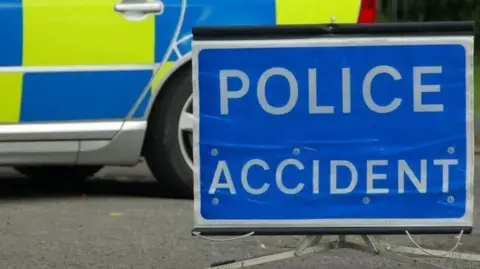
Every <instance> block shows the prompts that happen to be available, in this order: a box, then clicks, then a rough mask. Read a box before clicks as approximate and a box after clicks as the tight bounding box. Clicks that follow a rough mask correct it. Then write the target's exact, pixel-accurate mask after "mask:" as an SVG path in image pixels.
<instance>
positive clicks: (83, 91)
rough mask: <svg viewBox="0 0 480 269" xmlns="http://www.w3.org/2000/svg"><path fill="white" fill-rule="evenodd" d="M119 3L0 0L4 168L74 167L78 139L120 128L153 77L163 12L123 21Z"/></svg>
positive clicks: (94, 137) (103, 135)
mask: <svg viewBox="0 0 480 269" xmlns="http://www.w3.org/2000/svg"><path fill="white" fill-rule="evenodd" d="M118 2H119V0H69V1H65V0H0V34H1V35H2V36H1V42H0V85H1V88H2V89H1V91H0V106H1V108H2V109H1V113H0V144H1V143H3V144H1V147H0V148H3V151H2V149H0V164H2V163H3V164H8V163H14V164H16V163H19V162H25V163H32V162H42V163H43V162H49V161H51V162H55V163H58V162H62V163H71V162H74V161H75V160H76V158H77V156H76V155H77V153H78V148H79V141H81V140H102V139H103V140H107V139H111V138H112V137H113V136H114V135H115V134H116V133H117V132H118V131H119V130H120V128H121V126H122V124H123V122H124V119H125V118H126V117H127V115H128V114H129V113H130V111H131V110H132V108H133V107H135V103H136V102H137V99H138V98H139V96H140V95H141V93H142V92H143V91H144V89H145V88H146V87H147V86H148V85H149V81H150V79H151V78H152V76H153V72H154V67H155V62H156V55H155V46H156V45H155V18H154V16H155V15H156V13H159V12H160V11H161V10H155V8H157V9H158V5H153V6H150V7H148V6H147V9H145V6H143V8H144V9H143V10H140V12H143V13H144V14H147V15H151V16H142V17H141V18H135V16H132V17H133V19H132V18H130V19H125V16H122V15H121V14H119V13H116V12H113V10H114V7H115V5H116V4H118ZM138 8H139V6H137V9H138ZM148 8H150V10H149V9H148ZM137 13H138V12H137ZM32 143H35V144H32ZM32 145H34V147H32ZM29 148H30V149H29ZM32 148H35V150H34V151H35V152H33V150H32ZM13 153H14V154H13ZM34 153H35V154H34ZM39 153H40V154H39ZM41 153H45V154H47V155H49V156H50V157H52V158H49V160H46V159H42V160H39V159H38V157H39V156H42V154H41ZM55 153H59V154H55ZM60 153H61V154H60ZM27 155H28V156H27ZM14 156H16V157H14ZM20 156H21V158H20Z"/></svg>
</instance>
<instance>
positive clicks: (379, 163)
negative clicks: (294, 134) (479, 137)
mask: <svg viewBox="0 0 480 269" xmlns="http://www.w3.org/2000/svg"><path fill="white" fill-rule="evenodd" d="M321 163H322V164H324V163H325V162H323V161H322V162H320V161H319V160H313V161H312V162H311V163H310V164H311V166H310V164H309V168H306V167H305V164H304V163H302V162H300V161H299V160H297V159H285V160H283V161H282V162H280V163H279V164H278V165H277V166H276V167H271V166H270V165H269V164H268V163H267V162H266V161H265V160H262V159H252V160H249V161H247V162H246V163H245V164H244V165H243V166H242V169H241V172H240V173H235V174H233V173H232V172H231V171H230V168H229V166H228V163H227V162H226V161H225V160H220V161H218V162H217V167H216V169H215V172H214V174H213V177H212V179H213V180H212V183H211V185H210V188H209V194H215V192H217V190H222V191H225V190H226V191H228V192H230V194H236V193H237V190H238V188H242V189H243V190H244V191H246V192H247V193H249V194H252V195H261V194H264V193H265V192H267V191H269V190H270V189H272V187H274V186H276V189H278V190H279V191H280V192H282V193H284V194H286V195H295V194H298V193H300V192H305V191H306V192H310V193H313V194H318V193H320V192H322V193H327V192H328V193H329V194H349V193H352V192H358V191H359V190H358V189H356V188H358V186H357V185H360V184H359V180H365V181H366V184H361V185H363V186H366V193H367V194H387V193H391V192H398V193H400V194H401V193H405V185H406V182H407V180H408V182H409V183H407V184H412V185H413V186H414V188H415V189H416V191H417V192H418V193H427V191H428V190H427V185H428V184H427V181H428V180H429V177H428V174H427V167H428V166H430V167H429V169H428V171H429V172H432V170H436V171H433V172H440V174H441V176H440V177H438V179H440V178H441V186H442V188H441V189H442V192H443V193H448V192H449V187H450V186H449V183H450V169H451V168H455V166H456V165H458V160H456V159H435V160H432V161H428V162H427V160H425V159H423V160H419V161H417V164H418V163H420V169H416V170H420V171H416V172H414V171H413V170H412V168H411V167H410V166H411V164H409V163H407V162H406V161H405V160H398V161H395V162H394V163H392V162H389V161H388V160H367V161H366V172H365V174H363V175H362V174H360V175H359V172H358V170H359V169H357V167H355V165H354V164H353V163H352V162H350V161H347V160H331V161H329V165H328V168H326V167H323V168H321V165H322V164H321ZM390 165H393V166H394V167H395V168H396V170H397V173H395V174H394V176H392V175H391V174H389V175H388V177H387V174H386V173H381V172H379V170H378V169H379V168H381V167H384V168H387V167H388V166H390ZM432 165H433V167H432ZM287 167H288V169H296V172H295V175H301V174H302V173H305V172H306V173H309V174H308V175H313V176H311V177H310V176H308V178H311V179H309V180H311V182H309V183H307V182H300V181H301V180H298V179H296V176H291V175H290V176H289V177H288V178H287V177H286V178H285V179H284V170H285V169H286V168H287ZM251 169H254V170H255V171H256V172H257V173H256V174H255V176H253V177H251V178H250V177H249V172H250V170H251ZM307 169H308V170H307ZM321 169H329V179H327V180H329V184H328V185H329V186H330V187H329V188H328V189H327V190H321V189H320V172H319V171H320V170H321ZM341 169H344V170H346V171H349V174H350V176H349V177H347V178H348V186H341V187H340V186H339V184H338V180H339V179H338V174H339V172H340V171H341ZM437 169H438V170H437ZM304 170H307V171H304ZM273 172H274V173H273ZM437 174H438V173H437ZM299 178H303V179H304V178H305V177H299ZM347 178H342V181H344V180H345V179H347ZM435 178H437V176H435ZM322 180H323V179H322ZM391 180H394V182H392V181H391ZM381 181H388V182H389V183H390V184H388V185H389V186H391V189H389V188H385V187H381V186H379V183H381ZM234 182H235V184H234ZM305 183H307V184H308V186H311V189H306V186H307V184H305ZM310 183H311V184H310ZM392 183H393V184H392ZM272 185H273V186H272ZM342 185H344V184H342Z"/></svg>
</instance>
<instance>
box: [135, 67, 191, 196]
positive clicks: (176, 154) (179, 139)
mask: <svg viewBox="0 0 480 269" xmlns="http://www.w3.org/2000/svg"><path fill="white" fill-rule="evenodd" d="M160 94H161V95H160V96H158V97H157V99H156V100H155V103H154V104H153V107H152V110H151V112H150V116H149V119H148V127H147V132H146V137H145V143H144V149H143V155H144V157H145V159H146V162H147V165H148V167H149V168H150V171H151V172H152V174H153V176H154V177H155V178H156V179H157V180H158V181H161V182H162V183H165V184H166V185H167V187H168V188H171V189H169V191H170V190H171V191H172V192H173V194H174V195H177V196H181V197H185V198H191V197H193V157H192V156H193V154H192V152H193V147H192V144H193V109H192V73H191V68H190V65H188V66H186V67H185V68H181V69H179V70H178V71H177V72H176V73H175V74H174V76H173V77H171V78H170V79H169V81H168V82H167V84H166V85H165V86H164V88H163V89H162V92H161V93H160Z"/></svg>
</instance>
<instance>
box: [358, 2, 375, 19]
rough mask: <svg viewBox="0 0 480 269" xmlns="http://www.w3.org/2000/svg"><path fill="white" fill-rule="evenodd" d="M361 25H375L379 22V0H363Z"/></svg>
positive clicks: (360, 15)
mask: <svg viewBox="0 0 480 269" xmlns="http://www.w3.org/2000/svg"><path fill="white" fill-rule="evenodd" d="M361 1H362V2H361V4H360V14H359V15H358V22H359V23H374V22H375V21H376V20H377V0H361Z"/></svg>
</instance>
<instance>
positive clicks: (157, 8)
mask: <svg viewBox="0 0 480 269" xmlns="http://www.w3.org/2000/svg"><path fill="white" fill-rule="evenodd" d="M163 9H164V5H163V3H162V2H160V1H155V2H149V3H119V4H116V5H115V11H116V12H120V13H126V12H135V13H144V14H146V13H162V12H163Z"/></svg>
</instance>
